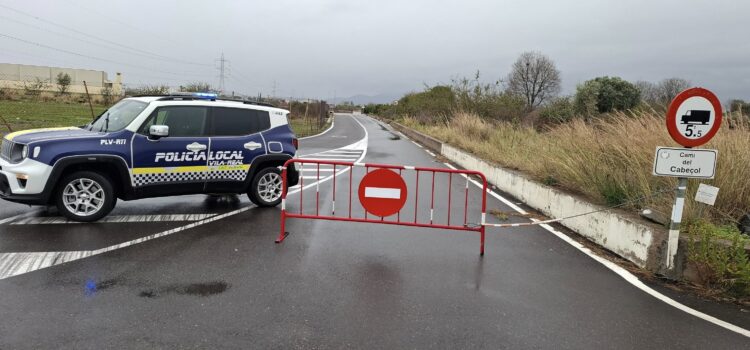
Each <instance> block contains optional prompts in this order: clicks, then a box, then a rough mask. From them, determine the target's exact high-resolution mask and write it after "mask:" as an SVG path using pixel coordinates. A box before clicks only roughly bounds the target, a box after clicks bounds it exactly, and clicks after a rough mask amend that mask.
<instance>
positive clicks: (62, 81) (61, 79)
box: [55, 72, 72, 95]
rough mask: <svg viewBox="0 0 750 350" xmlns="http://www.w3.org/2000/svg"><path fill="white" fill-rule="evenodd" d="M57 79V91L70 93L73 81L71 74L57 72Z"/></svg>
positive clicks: (63, 93) (62, 93)
mask: <svg viewBox="0 0 750 350" xmlns="http://www.w3.org/2000/svg"><path fill="white" fill-rule="evenodd" d="M55 80H56V82H57V91H58V92H60V95H65V94H66V93H68V88H69V87H70V83H71V82H72V79H71V78H70V74H68V73H63V72H60V73H57V78H56V79H55Z"/></svg>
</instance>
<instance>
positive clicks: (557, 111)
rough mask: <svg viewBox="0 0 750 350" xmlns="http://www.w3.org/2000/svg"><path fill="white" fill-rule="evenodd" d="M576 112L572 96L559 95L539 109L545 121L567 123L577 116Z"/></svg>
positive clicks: (540, 115) (541, 117) (540, 116)
mask: <svg viewBox="0 0 750 350" xmlns="http://www.w3.org/2000/svg"><path fill="white" fill-rule="evenodd" d="M575 115H576V112H575V108H574V106H573V102H572V99H571V98H570V97H567V96H566V97H559V98H556V99H554V100H552V101H551V102H550V103H549V104H548V105H546V106H544V107H543V108H541V109H540V111H539V118H540V119H541V120H542V122H543V123H552V124H561V123H567V122H569V121H571V120H573V118H574V117H575Z"/></svg>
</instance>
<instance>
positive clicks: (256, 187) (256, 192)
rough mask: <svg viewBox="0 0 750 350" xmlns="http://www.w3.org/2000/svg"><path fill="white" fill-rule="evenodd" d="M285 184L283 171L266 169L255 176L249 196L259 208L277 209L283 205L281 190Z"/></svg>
mask: <svg viewBox="0 0 750 350" xmlns="http://www.w3.org/2000/svg"><path fill="white" fill-rule="evenodd" d="M283 186H284V183H283V181H282V179H281V170H279V169H278V168H265V169H263V170H261V171H259V172H258V173H257V174H255V177H253V182H252V186H251V187H250V193H248V196H249V197H250V200H251V201H252V202H253V203H255V204H256V205H258V206H259V207H275V206H277V205H279V203H281V189H282V187H283Z"/></svg>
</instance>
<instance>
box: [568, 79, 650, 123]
mask: <svg viewBox="0 0 750 350" xmlns="http://www.w3.org/2000/svg"><path fill="white" fill-rule="evenodd" d="M639 102H640V92H639V91H638V88H636V87H635V85H633V84H631V83H629V82H627V81H625V80H623V79H621V78H618V77H606V76H605V77H598V78H594V79H592V80H588V81H586V82H585V83H583V84H581V85H579V86H578V88H577V91H576V96H575V106H576V111H577V112H579V113H582V114H585V115H588V116H591V115H595V114H598V113H609V112H612V111H616V110H617V111H625V110H628V109H631V108H634V107H635V106H637V105H638V103H639Z"/></svg>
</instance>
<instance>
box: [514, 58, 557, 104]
mask: <svg viewBox="0 0 750 350" xmlns="http://www.w3.org/2000/svg"><path fill="white" fill-rule="evenodd" d="M508 91H510V92H511V93H514V94H517V95H520V96H523V97H524V98H525V99H526V106H527V108H529V109H534V108H535V107H537V106H539V105H541V104H542V103H544V101H546V100H548V99H550V98H552V97H555V96H557V94H558V93H560V71H558V70H557V68H556V67H555V63H554V62H552V60H551V59H549V57H547V56H545V55H543V54H541V53H539V52H524V53H522V54H521V56H519V57H518V60H516V62H515V63H513V70H512V71H511V73H510V74H509V75H508Z"/></svg>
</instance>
